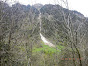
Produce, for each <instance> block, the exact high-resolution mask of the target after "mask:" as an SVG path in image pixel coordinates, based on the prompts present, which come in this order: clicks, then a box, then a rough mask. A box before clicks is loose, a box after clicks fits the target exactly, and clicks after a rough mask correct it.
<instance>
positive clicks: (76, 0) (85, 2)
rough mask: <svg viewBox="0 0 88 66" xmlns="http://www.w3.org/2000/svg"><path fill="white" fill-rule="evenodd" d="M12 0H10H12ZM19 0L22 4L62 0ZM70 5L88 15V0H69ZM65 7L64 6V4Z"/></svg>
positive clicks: (51, 2) (52, 2)
mask: <svg viewBox="0 0 88 66" xmlns="http://www.w3.org/2000/svg"><path fill="white" fill-rule="evenodd" d="M10 1H11V0H9V2H10ZM15 1H19V2H20V3H21V4H25V5H28V4H31V5H32V4H35V3H41V4H49V3H50V4H55V3H56V2H57V1H60V0H15ZM68 5H69V8H70V9H71V10H77V11H78V12H81V13H82V14H84V16H86V17H88V0H68ZM63 7H64V6H63Z"/></svg>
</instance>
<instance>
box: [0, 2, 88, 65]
mask: <svg viewBox="0 0 88 66" xmlns="http://www.w3.org/2000/svg"><path fill="white" fill-rule="evenodd" d="M87 39H88V18H86V17H84V16H83V15H82V14H81V13H79V12H77V11H71V10H68V9H65V8H63V7H61V6H60V5H52V4H46V5H41V4H35V5H33V6H30V5H27V6H25V5H22V4H19V3H17V4H14V5H13V6H12V7H10V6H8V4H6V3H3V2H0V66H87V65H88V64H87V62H88V59H87V57H88V52H87V49H88V46H87V45H88V40H87ZM80 57H81V58H83V60H77V58H80ZM66 58H67V59H66ZM69 58H75V59H76V60H75V61H74V60H73V59H71V60H72V61H70V60H69ZM67 60H68V61H67ZM81 64H82V65H81Z"/></svg>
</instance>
